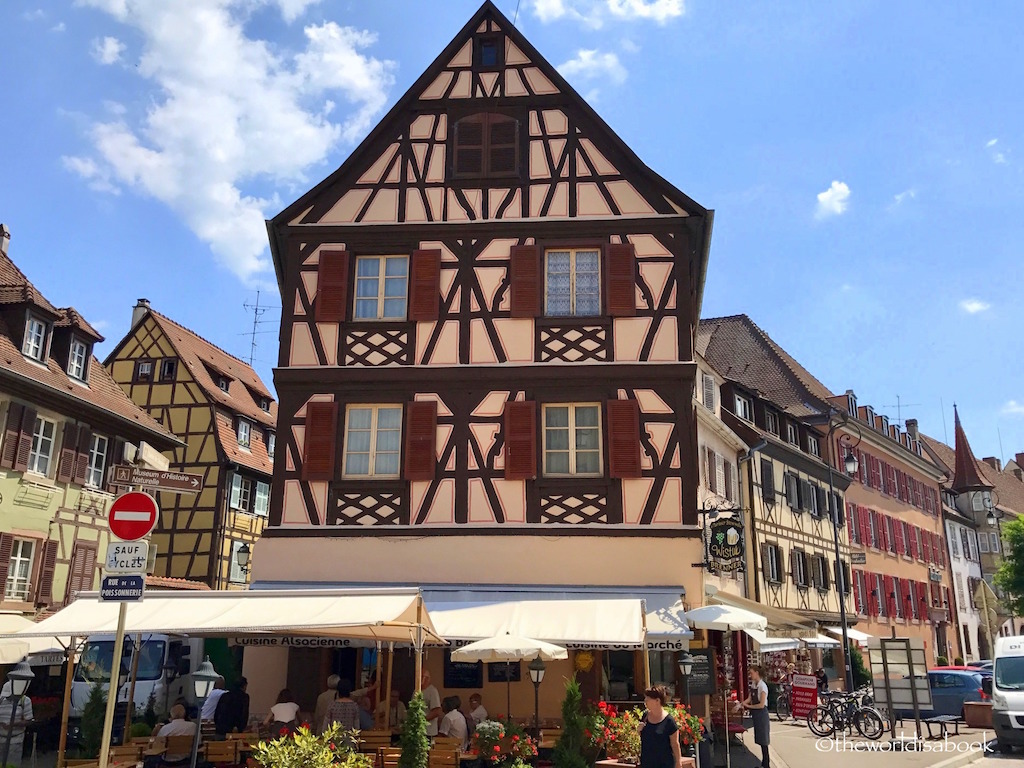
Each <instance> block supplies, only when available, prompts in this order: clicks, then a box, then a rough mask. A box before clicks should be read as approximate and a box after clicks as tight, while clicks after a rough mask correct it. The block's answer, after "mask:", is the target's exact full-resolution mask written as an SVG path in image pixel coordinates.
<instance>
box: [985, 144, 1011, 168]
mask: <svg viewBox="0 0 1024 768" xmlns="http://www.w3.org/2000/svg"><path fill="white" fill-rule="evenodd" d="M998 144H999V139H989V140H988V141H986V142H985V149H987V150H989V155H990V156H991V157H992V162H993V163H996V164H997V165H1002V164H1003V163H1005V162H1006V152H1004V151H1003V150H1001V149H996V146H997V145H998Z"/></svg>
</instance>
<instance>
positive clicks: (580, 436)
mask: <svg viewBox="0 0 1024 768" xmlns="http://www.w3.org/2000/svg"><path fill="white" fill-rule="evenodd" d="M599 440H600V433H599V432H598V431H597V430H596V429H577V430H576V450H588V451H596V450H597V449H598V448H599V447H600V443H599Z"/></svg>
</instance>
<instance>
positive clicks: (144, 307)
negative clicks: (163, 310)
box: [132, 299, 149, 328]
mask: <svg viewBox="0 0 1024 768" xmlns="http://www.w3.org/2000/svg"><path fill="white" fill-rule="evenodd" d="M147 312H149V299H139V301H138V303H137V304H136V305H135V306H134V307H132V328H134V327H135V326H136V325H138V324H139V321H140V320H141V319H142V318H144V317H145V316H146V313H147Z"/></svg>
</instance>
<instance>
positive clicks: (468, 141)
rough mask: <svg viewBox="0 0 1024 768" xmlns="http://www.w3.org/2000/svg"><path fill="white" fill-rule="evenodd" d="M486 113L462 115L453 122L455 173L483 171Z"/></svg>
mask: <svg viewBox="0 0 1024 768" xmlns="http://www.w3.org/2000/svg"><path fill="white" fill-rule="evenodd" d="M485 128H486V115H471V116H469V117H464V118H463V119H462V120H459V122H457V123H456V124H455V163H454V166H455V175H456V176H480V175H482V174H483V173H484V129H485Z"/></svg>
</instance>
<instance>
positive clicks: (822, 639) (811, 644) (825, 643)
mask: <svg viewBox="0 0 1024 768" xmlns="http://www.w3.org/2000/svg"><path fill="white" fill-rule="evenodd" d="M803 643H804V644H805V645H806V646H807V647H808V648H825V649H831V648H838V647H839V646H840V642H839V641H838V640H836V639H835V638H833V637H829V636H828V635H817V636H815V637H808V638H807V639H806V640H804V641H803Z"/></svg>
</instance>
